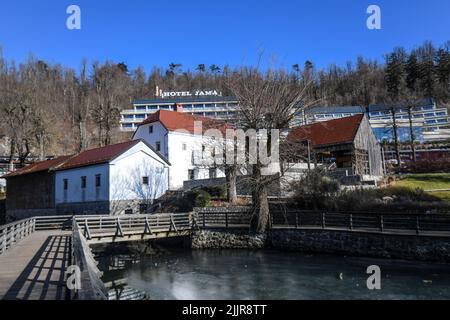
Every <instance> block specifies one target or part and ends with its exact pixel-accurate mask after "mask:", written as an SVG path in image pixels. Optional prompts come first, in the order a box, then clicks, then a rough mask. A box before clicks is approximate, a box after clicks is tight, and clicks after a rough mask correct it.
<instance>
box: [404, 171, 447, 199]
mask: <svg viewBox="0 0 450 320" xmlns="http://www.w3.org/2000/svg"><path fill="white" fill-rule="evenodd" d="M395 185H396V186H399V187H406V188H411V189H422V190H436V189H438V190H439V189H450V173H423V174H408V175H405V176H404V177H403V178H401V180H400V181H397V182H396V184H395ZM431 194H432V195H434V196H436V197H438V198H440V199H442V200H447V201H450V191H442V192H432V193H431Z"/></svg>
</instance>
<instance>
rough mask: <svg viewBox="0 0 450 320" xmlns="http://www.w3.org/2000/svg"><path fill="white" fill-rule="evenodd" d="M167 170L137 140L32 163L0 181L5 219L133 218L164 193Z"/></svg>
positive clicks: (164, 163)
mask: <svg viewBox="0 0 450 320" xmlns="http://www.w3.org/2000/svg"><path fill="white" fill-rule="evenodd" d="M169 166H170V163H169V162H168V160H167V159H166V158H165V157H164V156H162V155H161V154H160V153H159V152H157V151H156V150H155V149H154V148H153V147H151V146H150V145H148V144H147V143H146V142H145V141H142V140H132V141H127V142H123V143H118V144H114V145H109V146H106V147H102V148H96V149H91V150H87V151H84V152H81V153H79V154H76V155H73V156H63V157H59V158H55V159H52V160H48V161H42V162H37V163H34V164H32V165H29V166H27V167H25V168H22V169H20V170H17V171H15V172H12V173H9V174H7V175H5V176H4V178H5V179H6V180H7V194H6V213H7V218H8V220H18V219H24V218H28V217H32V216H45V215H58V214H64V215H73V214H121V213H124V212H134V213H138V212H139V210H141V209H139V208H141V205H146V206H147V205H148V204H149V203H151V202H152V201H153V200H154V199H156V198H158V197H160V196H162V195H163V194H164V193H165V192H166V190H167V188H168V170H169Z"/></svg>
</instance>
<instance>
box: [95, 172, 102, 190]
mask: <svg viewBox="0 0 450 320" xmlns="http://www.w3.org/2000/svg"><path fill="white" fill-rule="evenodd" d="M101 185H102V176H101V175H100V174H97V175H96V176H95V186H96V187H97V188H98V187H101Z"/></svg>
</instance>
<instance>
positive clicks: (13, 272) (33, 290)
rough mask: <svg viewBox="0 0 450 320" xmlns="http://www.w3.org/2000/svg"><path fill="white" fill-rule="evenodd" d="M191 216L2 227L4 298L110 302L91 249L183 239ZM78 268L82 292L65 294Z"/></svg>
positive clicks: (62, 219)
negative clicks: (71, 273) (99, 245)
mask: <svg viewBox="0 0 450 320" xmlns="http://www.w3.org/2000/svg"><path fill="white" fill-rule="evenodd" d="M192 225H193V223H192V214H189V213H182V214H158V215H128V216H118V217H112V216H74V217H73V216H55V217H34V218H30V219H26V220H22V221H18V222H15V223H12V224H8V225H5V226H2V227H0V299H5V300H65V299H80V300H96V299H107V295H108V293H107V290H106V289H105V286H104V284H103V283H102V281H101V280H100V278H101V276H102V273H101V272H100V270H99V269H98V268H97V262H96V261H95V260H94V257H93V255H92V253H91V249H90V247H89V246H90V245H91V244H96V243H111V242H124V241H138V240H149V239H160V238H168V237H182V236H187V235H189V234H190V232H191V230H192ZM69 266H77V267H78V268H79V271H80V278H79V279H80V282H81V286H80V287H81V289H79V290H73V291H69V290H68V289H67V283H66V280H67V275H66V272H67V269H68V268H69Z"/></svg>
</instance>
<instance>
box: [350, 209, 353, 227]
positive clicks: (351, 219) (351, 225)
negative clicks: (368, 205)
mask: <svg viewBox="0 0 450 320" xmlns="http://www.w3.org/2000/svg"><path fill="white" fill-rule="evenodd" d="M350 230H353V214H351V213H350Z"/></svg>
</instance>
